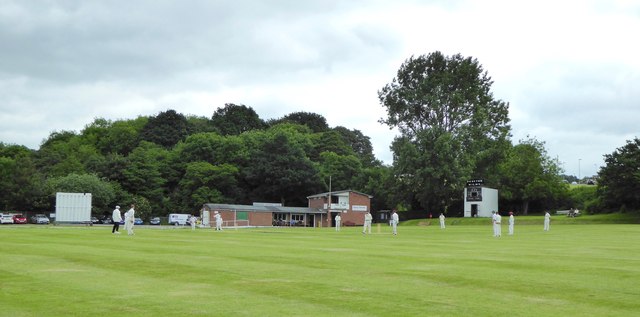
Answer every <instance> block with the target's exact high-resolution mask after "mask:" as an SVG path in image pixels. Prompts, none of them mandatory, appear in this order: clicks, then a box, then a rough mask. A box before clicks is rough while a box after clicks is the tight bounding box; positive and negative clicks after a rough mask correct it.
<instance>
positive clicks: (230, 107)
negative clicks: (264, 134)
mask: <svg viewBox="0 0 640 317" xmlns="http://www.w3.org/2000/svg"><path fill="white" fill-rule="evenodd" d="M211 120H212V124H213V126H214V127H215V128H216V129H217V130H218V132H219V133H220V134H222V135H238V134H240V133H242V132H246V131H251V130H260V129H264V128H265V123H264V121H262V119H260V117H259V116H258V114H257V113H256V112H255V111H254V110H253V108H251V107H247V106H245V105H235V104H232V103H227V104H225V105H224V107H223V108H218V109H217V110H216V111H215V112H214V113H213V117H212V118H211Z"/></svg>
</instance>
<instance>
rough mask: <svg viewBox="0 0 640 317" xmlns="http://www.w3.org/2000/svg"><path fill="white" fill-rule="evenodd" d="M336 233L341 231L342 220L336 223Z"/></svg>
mask: <svg viewBox="0 0 640 317" xmlns="http://www.w3.org/2000/svg"><path fill="white" fill-rule="evenodd" d="M336 231H340V220H338V221H336Z"/></svg>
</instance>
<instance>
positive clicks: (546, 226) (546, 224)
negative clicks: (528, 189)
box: [544, 211, 551, 231]
mask: <svg viewBox="0 0 640 317" xmlns="http://www.w3.org/2000/svg"><path fill="white" fill-rule="evenodd" d="M550 222H551V215H550V214H549V212H548V211H545V212H544V231H549V223H550Z"/></svg>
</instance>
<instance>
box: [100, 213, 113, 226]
mask: <svg viewBox="0 0 640 317" xmlns="http://www.w3.org/2000/svg"><path fill="white" fill-rule="evenodd" d="M99 220H100V223H103V224H105V225H110V224H112V223H113V221H112V220H111V217H109V216H107V215H104V216H102V217H100V219H99Z"/></svg>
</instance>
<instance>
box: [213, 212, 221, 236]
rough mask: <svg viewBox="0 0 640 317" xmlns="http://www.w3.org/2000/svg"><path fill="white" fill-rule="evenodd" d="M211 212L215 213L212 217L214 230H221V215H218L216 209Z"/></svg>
mask: <svg viewBox="0 0 640 317" xmlns="http://www.w3.org/2000/svg"><path fill="white" fill-rule="evenodd" d="M213 213H214V214H215V216H214V218H216V230H217V231H222V216H220V213H218V211H217V210H216V211H214V212H213Z"/></svg>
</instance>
